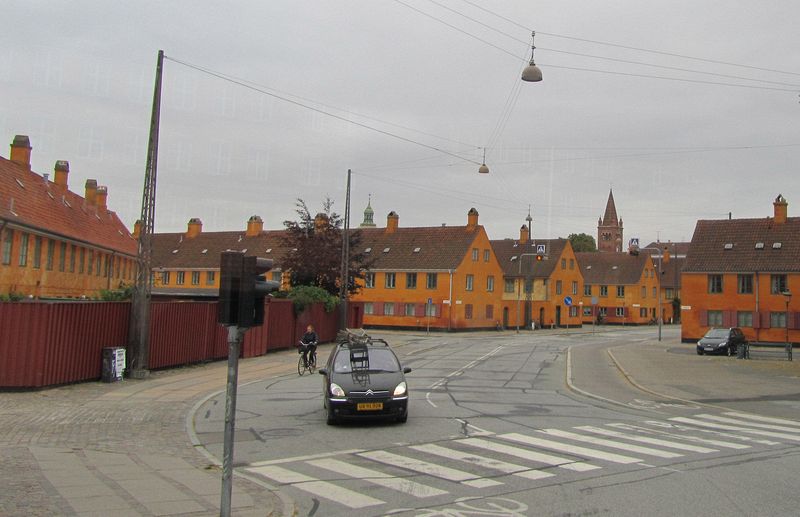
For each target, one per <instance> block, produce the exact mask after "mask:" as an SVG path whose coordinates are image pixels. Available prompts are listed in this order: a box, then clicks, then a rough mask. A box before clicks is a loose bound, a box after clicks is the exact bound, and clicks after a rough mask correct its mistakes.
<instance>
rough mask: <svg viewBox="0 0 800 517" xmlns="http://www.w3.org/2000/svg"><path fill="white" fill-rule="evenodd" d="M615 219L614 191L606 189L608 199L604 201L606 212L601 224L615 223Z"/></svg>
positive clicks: (616, 220)
mask: <svg viewBox="0 0 800 517" xmlns="http://www.w3.org/2000/svg"><path fill="white" fill-rule="evenodd" d="M618 222H619V221H618V219H617V206H616V205H615V204H614V191H613V190H611V189H609V190H608V201H607V202H606V213H605V214H604V215H603V226H611V225H616V224H617V223H618Z"/></svg>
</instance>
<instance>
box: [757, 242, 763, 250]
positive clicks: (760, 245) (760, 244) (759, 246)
mask: <svg viewBox="0 0 800 517" xmlns="http://www.w3.org/2000/svg"><path fill="white" fill-rule="evenodd" d="M756 249H757V250H763V249H764V243H763V242H757V243H756Z"/></svg>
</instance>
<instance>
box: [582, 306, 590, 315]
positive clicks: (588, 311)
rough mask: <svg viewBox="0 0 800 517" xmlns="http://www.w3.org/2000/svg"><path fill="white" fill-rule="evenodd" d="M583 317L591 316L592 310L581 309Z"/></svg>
mask: <svg viewBox="0 0 800 517" xmlns="http://www.w3.org/2000/svg"><path fill="white" fill-rule="evenodd" d="M583 315H584V316H591V315H592V308H591V307H584V308H583Z"/></svg>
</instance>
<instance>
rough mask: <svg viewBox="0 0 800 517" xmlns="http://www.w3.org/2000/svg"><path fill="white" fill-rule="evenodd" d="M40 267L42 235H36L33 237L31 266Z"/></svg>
mask: <svg viewBox="0 0 800 517" xmlns="http://www.w3.org/2000/svg"><path fill="white" fill-rule="evenodd" d="M40 267H42V237H41V236H39V235H37V236H35V237H34V238H33V268H34V269H39V268H40Z"/></svg>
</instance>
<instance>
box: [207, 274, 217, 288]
mask: <svg viewBox="0 0 800 517" xmlns="http://www.w3.org/2000/svg"><path fill="white" fill-rule="evenodd" d="M216 276H217V272H216V271H206V285H214V282H215V281H216V280H217V279H216Z"/></svg>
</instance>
